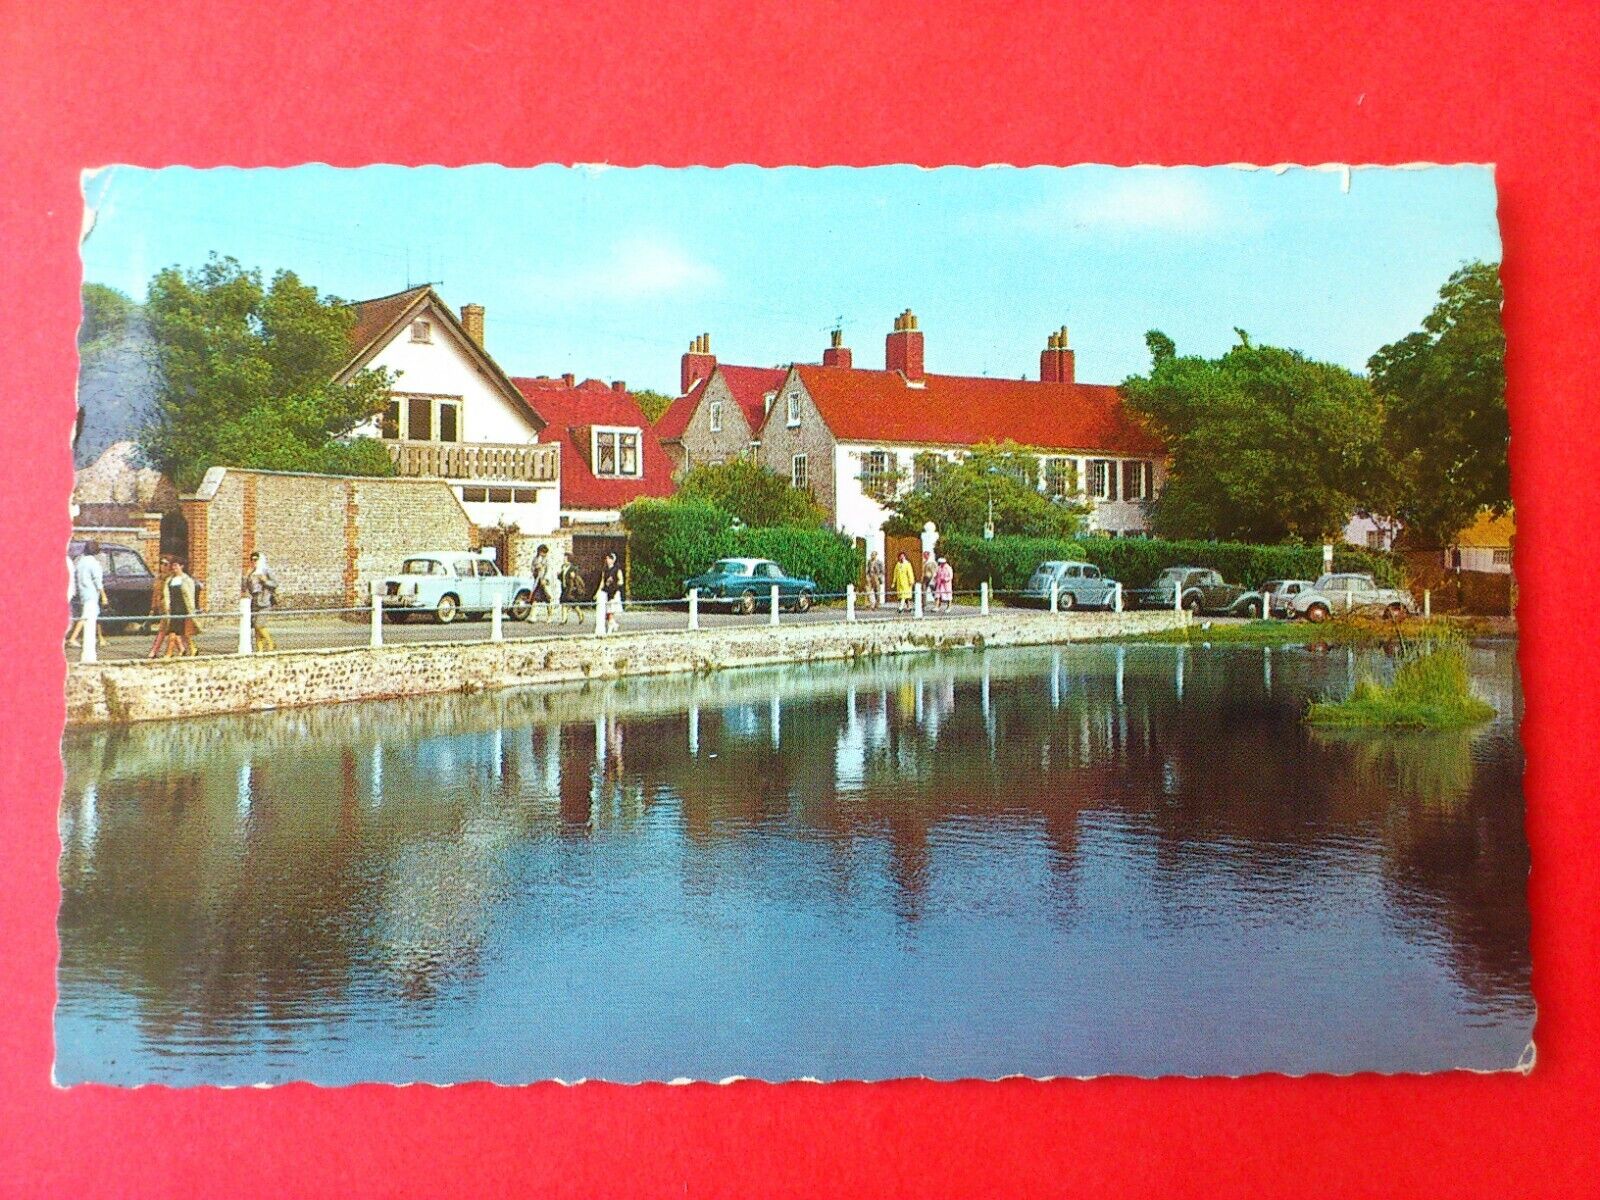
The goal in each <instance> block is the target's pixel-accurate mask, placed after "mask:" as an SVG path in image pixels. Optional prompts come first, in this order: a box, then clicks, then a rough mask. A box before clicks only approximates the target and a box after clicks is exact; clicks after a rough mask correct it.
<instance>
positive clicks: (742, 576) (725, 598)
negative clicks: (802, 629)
mask: <svg viewBox="0 0 1600 1200" xmlns="http://www.w3.org/2000/svg"><path fill="white" fill-rule="evenodd" d="M774 586H776V587H777V589H778V602H779V603H780V604H782V605H785V606H787V607H789V608H792V609H794V610H795V611H796V612H805V611H806V610H807V609H809V608H810V607H811V605H812V603H813V602H814V601H815V600H816V598H817V585H816V582H815V581H814V580H810V579H803V578H799V577H796V576H793V575H789V574H786V573H785V572H784V569H783V568H782V567H780V566H779V565H778V564H777V563H775V562H773V561H772V560H771V559H770V558H724V559H719V560H718V561H717V562H715V563H713V564H711V569H710V570H708V571H707V572H705V574H703V575H696V576H695V577H694V578H693V579H686V580H684V581H683V588H684V591H688V590H689V589H690V588H699V589H700V599H701V601H702V603H707V604H726V605H728V607H730V608H731V609H732V610H733V611H734V612H740V613H753V612H755V611H756V609H757V608H758V607H760V606H762V605H766V604H770V603H771V596H772V589H773V587H774Z"/></svg>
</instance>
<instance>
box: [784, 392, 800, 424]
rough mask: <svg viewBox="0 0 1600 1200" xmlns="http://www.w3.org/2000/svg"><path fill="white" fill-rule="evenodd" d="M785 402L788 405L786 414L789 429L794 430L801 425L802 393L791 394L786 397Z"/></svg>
mask: <svg viewBox="0 0 1600 1200" xmlns="http://www.w3.org/2000/svg"><path fill="white" fill-rule="evenodd" d="M784 402H785V403H786V404H787V405H788V408H787V410H786V411H785V414H784V415H785V419H786V420H787V422H788V425H789V428H790V429H794V428H796V427H798V426H799V424H800V393H799V392H790V393H789V394H788V395H787V396H785V397H784Z"/></svg>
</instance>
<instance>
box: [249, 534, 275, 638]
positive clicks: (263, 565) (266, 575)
mask: <svg viewBox="0 0 1600 1200" xmlns="http://www.w3.org/2000/svg"><path fill="white" fill-rule="evenodd" d="M244 594H245V595H246V596H248V597H250V644H251V645H252V646H254V647H255V649H256V650H257V651H261V650H276V649H277V648H278V646H277V643H276V642H274V641H273V640H272V630H270V629H268V628H267V612H268V610H269V609H271V608H272V607H273V606H274V605H276V604H277V603H278V577H277V576H276V575H274V574H273V573H272V568H271V567H269V566H268V565H267V556H266V555H265V554H264V553H263V552H262V551H260V550H257V551H255V552H254V553H253V554H251V555H250V566H249V569H248V570H247V571H246V572H245V575H244Z"/></svg>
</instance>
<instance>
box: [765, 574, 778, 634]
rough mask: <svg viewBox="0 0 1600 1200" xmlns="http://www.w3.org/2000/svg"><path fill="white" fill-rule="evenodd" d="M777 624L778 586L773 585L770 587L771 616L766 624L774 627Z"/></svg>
mask: <svg viewBox="0 0 1600 1200" xmlns="http://www.w3.org/2000/svg"><path fill="white" fill-rule="evenodd" d="M777 623H778V585H777V584H773V585H772V616H771V617H770V618H768V620H767V624H769V625H776V624H777Z"/></svg>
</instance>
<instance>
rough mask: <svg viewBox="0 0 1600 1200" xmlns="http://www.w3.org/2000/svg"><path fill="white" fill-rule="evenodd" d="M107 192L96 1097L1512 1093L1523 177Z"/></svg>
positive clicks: (1523, 965) (95, 406) (1396, 174)
mask: <svg viewBox="0 0 1600 1200" xmlns="http://www.w3.org/2000/svg"><path fill="white" fill-rule="evenodd" d="M84 193H85V207H86V217H85V233H84V239H83V246H82V254H83V263H84V284H83V324H82V327H81V329H80V331H79V338H78V341H79V352H80V357H81V369H80V377H79V397H78V402H79V412H78V421H77V425H76V428H75V434H74V455H75V462H76V467H77V473H76V480H75V487H74V490H73V495H72V499H71V505H72V520H73V532H72V540H71V543H70V545H69V546H68V547H67V548H66V549H65V553H64V559H65V563H64V565H65V568H66V572H67V578H66V580H65V581H64V587H65V589H66V592H67V603H68V604H69V605H70V607H71V614H70V627H69V628H68V631H67V636H66V639H65V643H66V651H65V652H66V654H67V657H68V662H69V669H68V674H67V697H66V699H67V719H68V728H67V730H66V734H65V738H64V744H63V753H64V757H65V761H66V788H65V794H64V796H63V798H62V803H61V809H60V832H61V843H62V852H61V862H60V879H61V888H62V896H61V909H60V918H59V932H60V966H59V980H58V981H59V997H58V1004H57V1008H56V1026H55V1032H56V1061H55V1067H54V1072H55V1079H56V1081H57V1083H58V1084H60V1085H63V1086H70V1085H75V1084H81V1083H91V1082H92V1083H104V1084H112V1085H119V1086H134V1085H139V1084H145V1083H161V1084H167V1085H175V1086H180V1087H188V1086H201V1085H224V1086H229V1085H255V1084H278V1083H286V1082H291V1081H299V1080H309V1081H312V1082H315V1083H319V1084H327V1085H342V1084H353V1083H359V1082H365V1081H381V1082H390V1083H409V1082H428V1083H435V1084H450V1083H457V1082H466V1081H477V1080H490V1081H494V1082H498V1083H503V1084H523V1083H529V1082H534V1081H540V1080H551V1079H556V1080H566V1081H576V1080H584V1079H605V1080H616V1081H629V1082H631V1081H645V1080H682V1079H689V1080H712V1081H716V1080H725V1079H729V1078H735V1077H753V1078H760V1079H767V1080H792V1079H816V1080H824V1081H827V1080H846V1079H850V1080H857V1079H862V1080H883V1079H895V1078H905V1077H927V1078H932V1079H970V1078H978V1079H992V1078H998V1077H1004V1076H1029V1077H1038V1078H1045V1077H1060V1076H1079V1077H1089V1076H1103V1075H1131V1076H1141V1077H1155V1076H1165V1075H1185V1076H1198V1075H1225V1076H1237V1075H1246V1074H1253V1073H1261V1072H1279V1073H1286V1074H1291V1075H1301V1074H1307V1073H1323V1072H1328V1073H1336V1074H1344V1073H1352V1072H1364V1071H1377V1072H1433V1071H1444V1070H1460V1069H1468V1070H1477V1071H1500V1070H1515V1069H1523V1070H1526V1069H1529V1068H1530V1067H1531V1066H1532V1063H1533V1028H1534V1019H1535V1007H1534V1001H1533V996H1532V991H1531V984H1530V976H1531V967H1530V959H1529V917H1528V906H1527V898H1526V892H1527V879H1528V872H1529V853H1528V846H1527V842H1526V840H1525V838H1524V832H1523V796H1522V753H1521V749H1520V744H1519V739H1518V722H1519V719H1520V715H1521V691H1520V685H1519V679H1518V673H1517V646H1518V642H1517V626H1516V616H1515V613H1516V585H1515V580H1514V576H1513V574H1512V567H1513V562H1512V554H1513V547H1514V542H1515V513H1514V511H1513V509H1512V506H1511V493H1510V487H1509V482H1508V472H1507V459H1506V451H1507V428H1508V426H1507V418H1506V397H1505V373H1504V353H1505V338H1504V334H1503V332H1502V327H1501V320H1500V308H1501V285H1500V275H1499V259H1500V239H1499V232H1498V226H1497V218H1496V199H1495V183H1494V173H1493V170H1492V168H1490V167H1488V166H1481V165H1464V166H1434V167H1406V168H1400V167H1393V168H1382V167H1367V168H1360V169H1352V168H1344V167H1335V168H1302V167H1284V168H1269V169H1256V168H1242V167H1237V166H1215V167H1175V168H1158V167H1138V168H1110V167H1065V168H1026V169H1018V168H1010V167H993V168H986V169H968V168H946V169H937V170H926V169H920V168H913V167H880V168H868V169H844V168H834V169H824V170H810V169H759V168H754V167H742V168H725V169H707V168H699V169H684V170H674V169H661V168H645V169H615V168H606V167H598V166H543V167H537V168H531V169H508V168H501V167H493V166H484V167H472V168H460V169H442V168H425V169H414V168H404V167H370V168H364V169H358V170H349V169H334V168H328V167H320V166H306V167H298V168H293V169H275V170H235V169H228V170H195V169H188V168H169V169H140V168H131V167H109V168H105V169H101V170H96V171H93V172H89V173H87V174H86V175H85V177H84ZM57 569H60V568H57ZM58 595H59V593H58Z"/></svg>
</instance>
